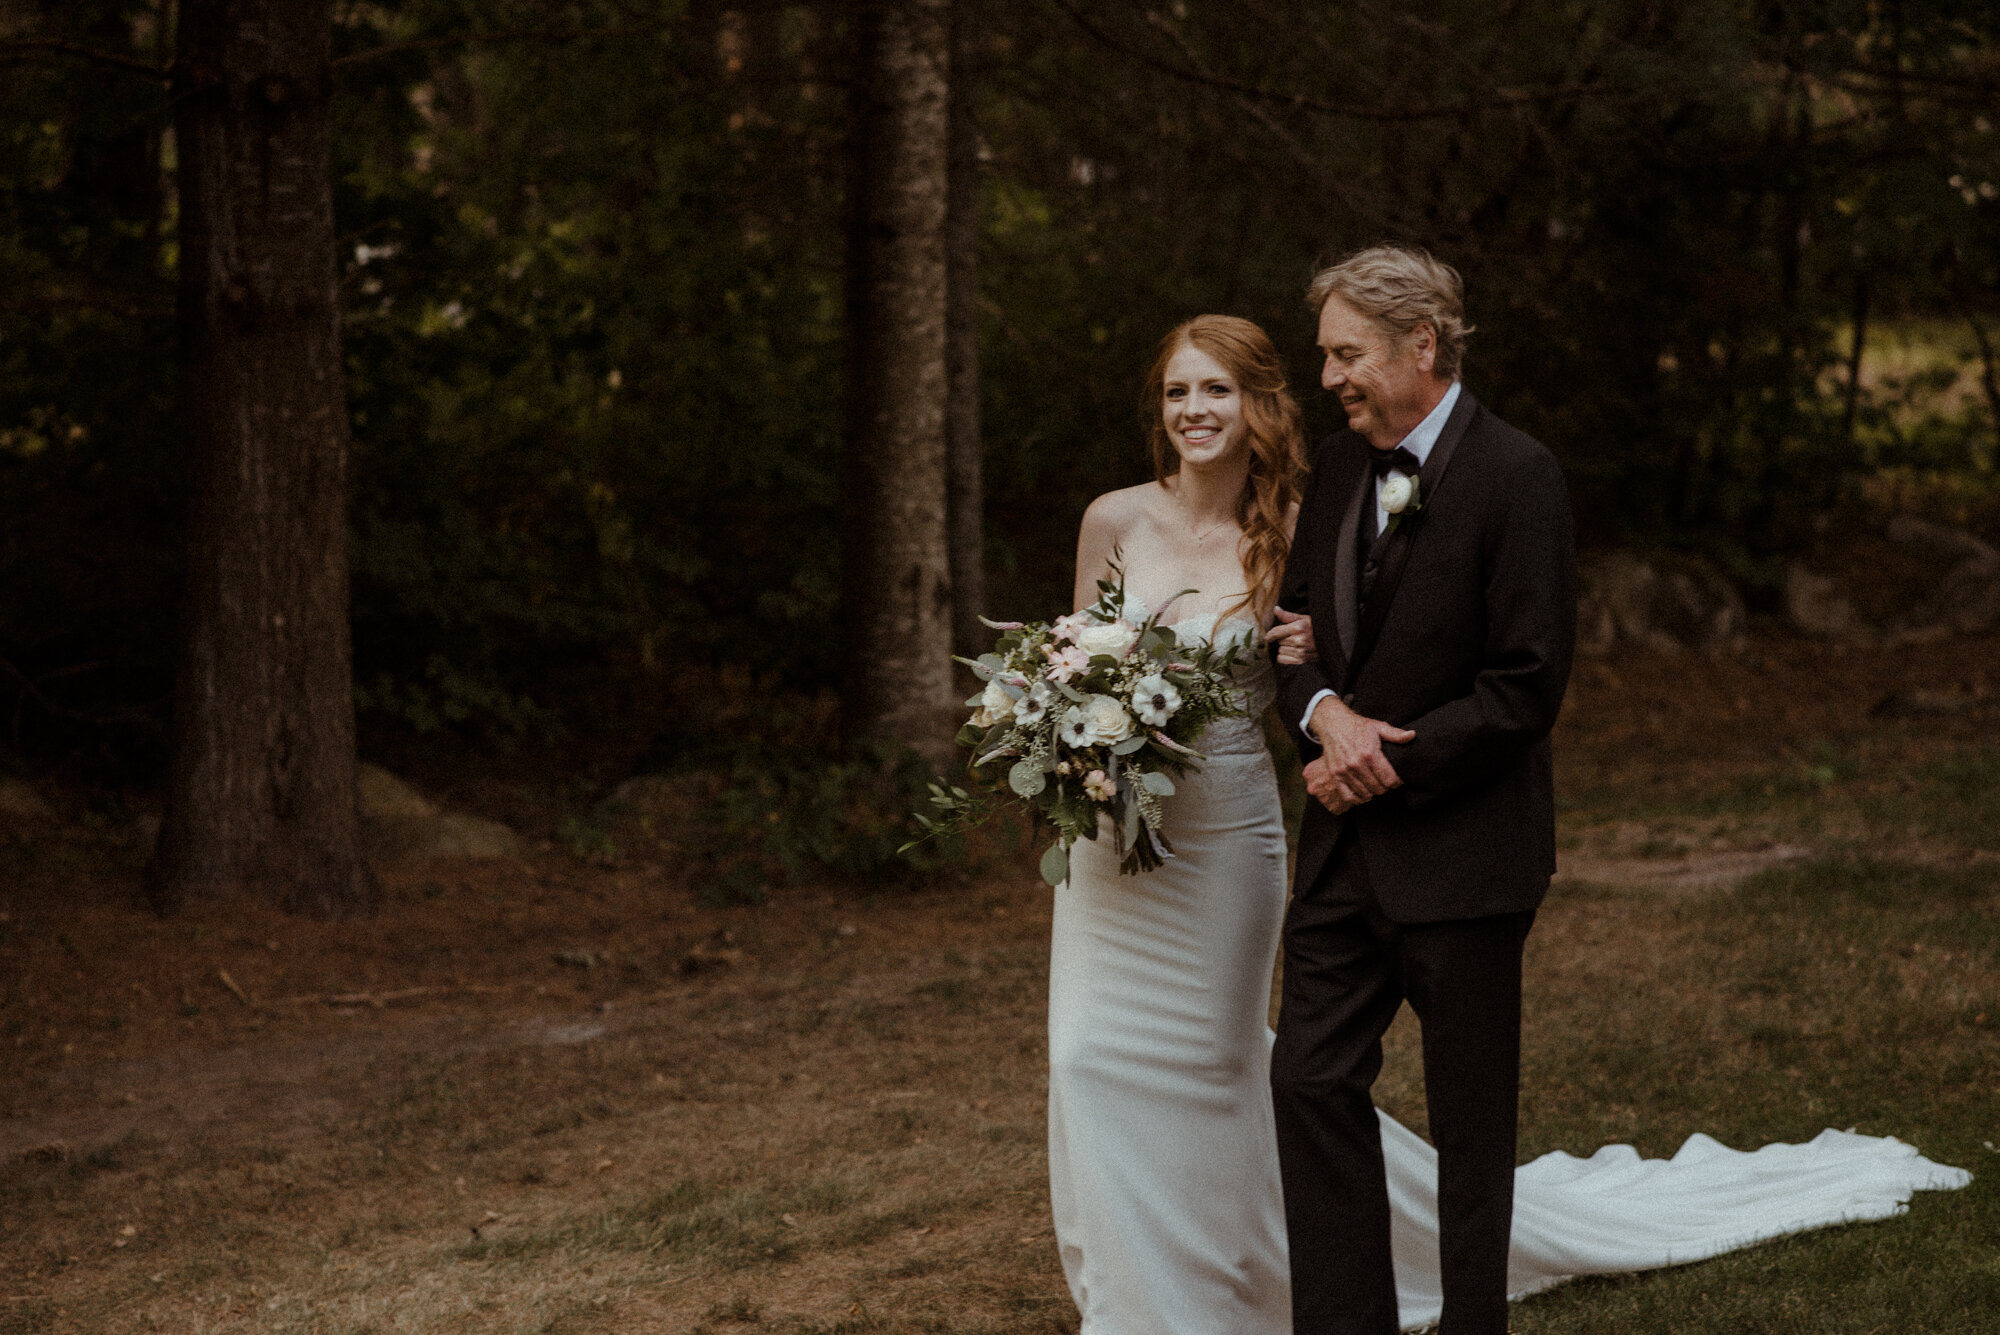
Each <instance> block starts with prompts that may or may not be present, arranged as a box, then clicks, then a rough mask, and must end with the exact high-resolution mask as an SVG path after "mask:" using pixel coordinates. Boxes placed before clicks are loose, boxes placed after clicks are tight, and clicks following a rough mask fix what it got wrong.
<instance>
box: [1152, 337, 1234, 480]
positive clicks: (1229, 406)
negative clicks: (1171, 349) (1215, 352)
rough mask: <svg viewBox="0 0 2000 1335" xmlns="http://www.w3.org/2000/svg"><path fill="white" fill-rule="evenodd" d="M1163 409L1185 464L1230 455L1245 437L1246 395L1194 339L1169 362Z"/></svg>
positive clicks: (1210, 461) (1209, 463)
mask: <svg viewBox="0 0 2000 1335" xmlns="http://www.w3.org/2000/svg"><path fill="white" fill-rule="evenodd" d="M1162 393H1163V394H1164V401H1163V402H1162V403H1161V405H1160V406H1161V411H1162V413H1163V415H1164V417H1165V419H1166V427H1167V434H1168V436H1169V437H1170V438H1171V439H1172V441H1173V445H1174V450H1175V452H1176V453H1177V454H1179V455H1180V457H1181V463H1182V464H1183V465H1184V466H1188V467H1193V468H1202V467H1206V466H1213V465H1214V464H1216V463H1219V462H1221V461H1222V460H1225V459H1228V458H1229V457H1230V455H1231V454H1233V453H1234V452H1235V451H1236V449H1237V447H1238V446H1239V445H1240V444H1241V443H1242V441H1243V434H1244V423H1243V398H1242V395H1241V394H1239V393H1238V392H1237V387H1236V380H1235V377H1233V376H1231V375H1230V374H1229V372H1228V370H1227V369H1226V368H1225V367H1224V366H1223V365H1222V363H1220V362H1218V361H1216V360H1215V358H1213V357H1211V356H1209V355H1208V354H1207V353H1206V352H1203V351H1202V350H1201V349H1200V348H1197V347H1195V346H1193V345H1192V344H1183V345H1182V346H1181V348H1180V350H1179V351H1178V352H1176V353H1175V354H1174V355H1173V357H1172V358H1171V359H1170V360H1169V361H1168V362H1167V373H1166V383H1165V384H1164V386H1163V387H1162Z"/></svg>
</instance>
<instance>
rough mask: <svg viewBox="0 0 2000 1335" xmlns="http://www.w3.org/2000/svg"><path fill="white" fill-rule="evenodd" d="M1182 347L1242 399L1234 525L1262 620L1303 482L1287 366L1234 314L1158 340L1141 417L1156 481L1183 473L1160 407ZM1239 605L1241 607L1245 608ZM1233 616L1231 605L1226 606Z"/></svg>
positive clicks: (1279, 574) (1300, 428)
mask: <svg viewBox="0 0 2000 1335" xmlns="http://www.w3.org/2000/svg"><path fill="white" fill-rule="evenodd" d="M1183 346H1189V347H1194V348H1197V349H1199V350H1201V351H1202V352H1205V353H1207V354H1208V355H1209V356H1211V357H1213V358H1215V360H1216V361H1217V362H1219V363H1221V365H1222V369H1223V370H1225V371H1227V372H1229V374H1230V375H1231V376H1232V377H1233V378H1234V379H1235V381H1236V387H1237V389H1238V390H1239V391H1240V392H1241V393H1242V395H1243V425H1244V427H1245V428H1246V430H1245V433H1244V434H1245V435H1246V436H1247V437H1248V439H1249V444H1250V473H1249V476H1248V477H1246V478H1245V479H1244V481H1243V495H1242V496H1241V497H1240V498H1239V499H1238V501H1237V503H1236V522H1237V524H1238V526H1240V527H1241V528H1242V530H1243V544H1242V552H1243V573H1244V575H1245V576H1246V577H1247V579H1248V582H1249V595H1250V596H1249V597H1248V599H1246V600H1245V601H1246V603H1247V605H1248V606H1249V608H1250V610H1251V612H1252V613H1253V614H1254V615H1255V616H1256V617H1257V618H1258V620H1259V621H1261V620H1262V619H1263V618H1264V617H1266V616H1268V615H1269V614H1270V611H1271V605H1272V604H1273V603H1275V602H1276V601H1277V599H1278V581H1279V580H1280V579H1282V578H1283V576H1284V573H1285V557H1286V555H1287V554H1289V552H1290V551H1291V546H1292V541H1291V538H1290V537H1289V536H1288V535H1287V534H1286V532H1285V516H1286V515H1288V514H1289V513H1290V512H1291V508H1292V503H1293V502H1294V501H1296V500H1297V499H1298V496H1299V488H1300V483H1301V482H1302V480H1303V479H1304V477H1305V470H1306V449H1305V428H1304V425H1303V424H1302V422H1301V420H1300V417H1299V405H1298V402H1297V401H1296V400H1295V399H1293V398H1292V396H1291V394H1290V393H1289V392H1288V391H1287V390H1286V388H1285V363H1284V361H1283V359H1282V358H1280V357H1279V356H1278V350H1277V348H1275V347H1273V346H1272V344H1271V339H1270V336H1269V335H1267V334H1266V333H1265V332H1264V331H1263V330H1262V329H1260V328H1258V327H1257V326H1256V325H1254V324H1252V323H1251V322H1250V321H1248V320H1243V319H1238V318H1237V317H1236V316H1234V315H1197V316H1195V318H1194V319H1192V320H1189V321H1187V322H1185V323H1183V324H1180V325H1176V326H1175V327H1174V329H1173V331H1172V332H1171V333H1169V334H1168V335H1167V336H1166V338H1165V339H1163V340H1161V342H1160V355H1159V356H1158V357H1156V358H1154V359H1153V369H1152V371H1151V372H1150V373H1148V375H1147V376H1146V398H1145V413H1146V417H1147V419H1148V421H1149V423H1150V425H1151V430H1152V440H1153V476H1154V477H1155V478H1156V479H1157V480H1159V481H1161V482H1165V481H1166V480H1167V478H1169V477H1171V476H1172V475H1173V474H1175V473H1177V472H1179V471H1180V463H1181V460H1180V454H1179V453H1178V452H1177V451H1176V450H1175V449H1174V446H1173V442H1172V441H1171V440H1170V439H1169V438H1168V436H1167V423H1166V415H1165V412H1164V410H1163V408H1162V404H1163V403H1164V401H1165V398H1164V396H1165V393H1166V383H1167V363H1168V362H1169V361H1171V360H1173V356H1174V354H1175V353H1176V352H1179V351H1180V350H1181V348H1182V347H1183ZM1243 605H1244V604H1238V606H1243ZM1225 610H1226V611H1234V610H1235V609H1234V608H1229V609H1225Z"/></svg>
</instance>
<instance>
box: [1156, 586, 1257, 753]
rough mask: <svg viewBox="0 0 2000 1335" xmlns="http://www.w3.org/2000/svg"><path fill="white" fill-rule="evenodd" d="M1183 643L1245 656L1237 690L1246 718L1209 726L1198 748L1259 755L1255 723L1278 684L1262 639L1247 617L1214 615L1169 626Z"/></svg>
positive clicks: (1184, 619) (1238, 669)
mask: <svg viewBox="0 0 2000 1335" xmlns="http://www.w3.org/2000/svg"><path fill="white" fill-rule="evenodd" d="M1171 629H1172V630H1173V632H1174V634H1175V636H1176V637H1178V638H1179V639H1180V640H1181V642H1182V643H1189V642H1195V641H1199V642H1201V643H1205V644H1215V645H1227V644H1242V645H1244V646H1245V656H1244V658H1243V659H1242V660H1241V661H1239V662H1238V663H1237V665H1236V670H1235V681H1236V688H1237V689H1238V690H1239V691H1241V692H1242V693H1243V705H1244V708H1245V710H1247V711H1248V712H1247V714H1246V715H1245V716H1244V717H1243V718H1226V719H1221V720H1218V721H1217V722H1215V723H1212V724H1210V725H1209V728H1208V731H1207V732H1205V733H1203V734H1202V736H1201V741H1200V742H1199V743H1197V745H1198V746H1199V747H1200V748H1201V750H1203V751H1205V752H1207V753H1209V754H1210V755H1221V754H1226V753H1233V752H1237V751H1262V750H1263V749H1264V727H1263V724H1262V723H1260V722H1259V721H1258V720H1259V719H1260V718H1261V717H1262V715H1263V713H1264V711H1265V710H1266V709H1269V708H1270V707H1271V701H1273V700H1274V699H1276V698H1277V695H1278V683H1277V680H1276V676H1275V674H1274V673H1273V672H1272V670H1271V658H1270V655H1269V654H1267V653H1266V652H1265V651H1264V636H1263V635H1262V633H1260V632H1259V631H1258V629H1257V623H1256V622H1254V621H1251V620H1250V619H1249V618H1248V617H1237V616H1232V617H1226V618H1225V617H1218V616H1217V615H1216V614H1215V613H1213V612H1203V613H1200V614H1199V615H1196V616H1187V617H1182V618H1181V619H1180V620H1179V621H1176V622H1174V623H1173V624H1172V627H1171Z"/></svg>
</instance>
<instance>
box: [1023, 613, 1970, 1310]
mask: <svg viewBox="0 0 2000 1335" xmlns="http://www.w3.org/2000/svg"><path fill="white" fill-rule="evenodd" d="M1177 629H1178V630H1179V631H1180V632H1181V633H1182V634H1183V635H1184V636H1187V635H1213V634H1215V633H1216V626H1215V621H1214V618H1212V617H1210V618H1201V619H1195V618H1186V619H1183V621H1182V622H1181V623H1180V624H1179V625H1178V626H1177ZM1221 633H1222V634H1224V635H1229V636H1236V637H1249V636H1254V634H1255V631H1254V628H1253V627H1252V626H1251V625H1250V624H1249V623H1248V622H1244V621H1240V620H1236V619H1233V618H1232V619H1231V620H1229V621H1226V622H1223V623H1222V630H1221ZM1238 684H1239V686H1240V687H1241V688H1242V690H1243V691H1244V694H1245V696H1246V703H1247V704H1248V706H1249V709H1250V716H1249V717H1247V718H1242V719H1228V720H1225V721H1223V722H1220V723H1217V724H1216V725H1214V726H1213V727H1211V728H1210V729H1209V730H1208V733H1207V734H1206V735H1205V736H1204V737H1203V738H1202V742H1201V749H1202V750H1203V752H1204V753H1206V754H1207V756H1208V761H1207V762H1206V764H1205V765H1204V766H1203V768H1202V770H1201V772H1200V773H1199V774H1195V775H1190V776H1189V777H1188V778H1187V779H1185V780H1183V781H1181V782H1180V786H1179V791H1178V792H1177V793H1176V794H1175V795H1174V797H1173V798H1171V799H1170V800H1169V801H1168V802H1167V804H1166V822H1167V829H1166V834H1167V837H1168V841H1169V842H1170V843H1171V844H1172V845H1173V848H1174V852H1175V857H1173V858H1172V859H1170V860H1169V861H1168V862H1167V863H1166V865H1165V866H1163V867H1161V868H1160V869H1158V870H1157V871H1153V872H1150V873H1148V874H1145V875H1142V876H1122V875H1120V874H1119V871H1118V859H1117V855H1116V853H1115V851H1114V846H1113V844H1112V842H1111V840H1110V839H1109V837H1108V835H1107V836H1106V837H1102V838H1099V839H1098V840H1096V841H1094V842H1092V841H1083V842H1080V843H1079V844H1077V846H1076V847H1075V848H1074V849H1073V850H1072V851H1071V857H1070V875H1069V879H1068V880H1067V881H1066V882H1064V883H1063V884H1062V885H1060V886H1058V887H1057V888H1056V892H1055V923H1054V936H1053V941H1052V949H1051V952H1050V966H1049V1195H1050V1202H1051V1205H1052V1207H1053V1211H1054V1216H1055V1230H1056V1240H1057V1244H1058V1247H1059V1249H1060V1252H1061V1256H1062V1265H1063V1273H1064V1275H1065V1276H1066V1278H1067V1279H1068V1281H1069V1287H1070V1292H1071V1294H1072V1295H1073V1296H1074V1297H1075V1299H1076V1305H1077V1309H1078V1311H1079V1312H1080V1313H1081V1315H1082V1335H1223V1333H1225V1332H1226V1333H1227V1335H1287V1333H1288V1332H1289V1331H1290V1330H1291V1283H1290V1275H1289V1270H1288V1264H1287V1260H1286V1247H1285V1228H1284V1211H1283V1203H1282V1196H1281V1189H1280V1186H1279V1180H1278V1158H1277V1143H1276V1137H1275V1132H1274V1130H1273V1127H1272V1120H1271V1093H1270V1085H1269V1069H1270V1051H1271V1049H1270V1030H1269V1028H1268V1027H1267V1024H1266V1016H1267V1012H1268V1007H1269V1005H1270V997H1271V970H1272V967H1273V964H1274V961H1275V959H1276V956H1277V945H1278V935H1279V930H1280V927H1281V926H1282V922H1283V918H1284V910H1285V896H1286V865H1285V831H1284V825H1283V822H1282V818H1281V814H1280V807H1279V797H1278V786H1277V776H1276V773H1275V771H1274V770H1273V768H1272V763H1271V758H1270V755H1269V753H1268V752H1267V751H1266V749H1265V746H1264V737H1263V731H1262V729H1261V727H1260V726H1259V725H1258V723H1257V721H1256V720H1257V717H1258V716H1259V715H1261V714H1262V713H1263V711H1264V709H1265V708H1266V707H1268V705H1269V704H1270V702H1271V699H1272V695H1273V690H1274V688H1273V683H1272V673H1271V669H1270V667H1269V665H1268V662H1267V661H1266V660H1265V657H1264V655H1263V654H1262V653H1261V652H1259V653H1257V654H1255V655H1253V662H1252V663H1251V664H1250V665H1249V666H1248V667H1246V668H1244V669H1243V670H1242V671H1241V675H1240V677H1239V680H1238ZM1382 1150H1383V1156H1384V1159H1385V1161H1386V1163H1387V1166H1388V1176H1389V1197H1390V1203H1391V1207H1392V1210H1393V1219H1392V1228H1393V1235H1392V1242H1393V1248H1394V1254H1395V1265H1396V1287H1397V1297H1398V1301H1399V1304H1400V1307H1401V1316H1402V1322H1403V1325H1404V1327H1405V1328H1406V1329H1407V1328H1412V1327H1417V1326H1423V1325H1427V1324H1430V1323H1432V1322H1435V1321H1436V1320H1437V1318H1438V1314H1439V1309H1440V1307H1441V1305H1442V1295H1441V1292H1440V1289H1439V1282H1438V1259H1437V1210H1436V1200H1435V1196H1436V1182H1437V1156H1436V1152H1435V1151H1434V1150H1432V1149H1431V1147H1430V1146H1429V1145H1427V1144H1426V1143H1425V1142H1424V1141H1423V1139H1422V1138H1421V1137H1419V1136H1417V1135H1415V1134H1414V1133H1413V1132H1411V1131H1410V1130H1408V1129H1407V1128H1406V1127H1404V1126H1402V1125H1401V1124H1399V1123H1398V1122H1396V1121H1395V1120H1394V1119H1393V1118H1391V1117H1388V1116H1386V1115H1384V1116H1383V1117H1382ZM1970 1180H1971V1176H1970V1174H1968V1173H1965V1172H1963V1171H1962V1170H1960V1169H1956V1168H1948V1167H1944V1166H1942V1165H1939V1164H1934V1163H1932V1162H1930V1161H1929V1160H1927V1159H1924V1158H1923V1157H1921V1156H1920V1155H1919V1154H1918V1153H1917V1151H1916V1150H1915V1149H1914V1148H1912V1147H1911V1146H1909V1145H1905V1144H1903V1143H1902V1142H1900V1141H1897V1140H1894V1139H1892V1138H1880V1137H1872V1136H1859V1135H1853V1134H1849V1133H1843V1132H1838V1131H1827V1132H1824V1133H1822V1134H1821V1135H1820V1136H1819V1137H1817V1138H1816V1139H1814V1140H1813V1141H1811V1142H1810V1143H1808V1144H1804V1145H1767V1146H1765V1147H1764V1148H1763V1149H1760V1150H1757V1151H1755V1152H1751V1153H1739V1152H1736V1151H1733V1150H1729V1149H1727V1148H1725V1147H1724V1146H1722V1145H1720V1144H1718V1143H1717V1142H1715V1141H1714V1140H1711V1139H1709V1138H1708V1137H1706V1136H1695V1137H1692V1138H1691V1139H1689V1140H1688V1142H1687V1143H1686V1144H1685V1145H1683V1146H1682V1147H1681V1149H1680V1151H1679V1152H1678V1153H1676V1154H1675V1155H1674V1157H1673V1158H1672V1159H1665V1160H1661V1159H1651V1160H1648V1159H1641V1158H1640V1157H1639V1155H1638V1154H1637V1152H1636V1151H1634V1150H1633V1149H1632V1148H1631V1147H1630V1146H1623V1145H1614V1146H1609V1147H1607V1148H1605V1149H1602V1150H1599V1151H1598V1152H1597V1153H1596V1154H1594V1155H1592V1156H1591V1157H1590V1158H1588V1159H1578V1158H1575V1157H1573V1156H1571V1155H1567V1154H1561V1153H1556V1154H1549V1155H1544V1156H1543V1157H1542V1158H1540V1159H1537V1160H1535V1161H1534V1162H1533V1163H1530V1164H1527V1165H1525V1166H1524V1167H1522V1168H1520V1169H1519V1170H1517V1176H1516V1179H1515V1201H1514V1231H1513V1243H1512V1252H1511V1256H1510V1261H1509V1271H1508V1282H1509V1289H1510V1291H1511V1292H1512V1293H1513V1295H1514V1296H1515V1297H1521V1296H1525V1295H1526V1294H1529V1293H1534V1292H1537V1291H1539V1290H1541V1289H1545V1288H1548V1287H1550V1286H1551V1285H1554V1284H1558V1283H1561V1282H1562V1281H1563V1280H1565V1279H1569V1278H1573V1277H1575V1276H1578V1275H1585V1274H1609V1273H1618V1272H1624V1271H1633V1270H1645V1269H1650V1268H1653V1267H1656V1266H1667V1265H1680V1264H1684V1263H1686V1262H1689V1261H1696V1260H1701V1259H1704V1258H1706V1257H1710V1256H1714V1255H1717V1254H1719V1253H1722V1252H1726V1251H1730V1250H1733V1249H1735V1248H1738V1247H1743V1246H1746V1245H1748V1244H1750V1243H1753V1242H1758V1241H1762V1240H1765V1239H1768V1238H1774V1237H1778V1236H1781V1235H1783V1234H1787V1233H1795V1232H1799V1231H1801V1230H1804V1229H1810V1228H1818V1227H1822V1226H1824V1225H1828V1224H1838V1223H1845V1222H1850V1221H1854V1220H1862V1219H1879V1218H1883V1217H1885V1216H1888V1215H1893V1214H1896V1213H1898V1212H1900V1211H1901V1210H1902V1209H1904V1208H1905V1204H1906V1202H1907V1201H1908V1200H1909V1197H1910V1193H1911V1192H1912V1191H1916V1190H1922V1189H1945V1188H1953V1187H1960V1186H1963V1185H1965V1184H1966V1183H1967V1182H1969V1181H1970Z"/></svg>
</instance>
